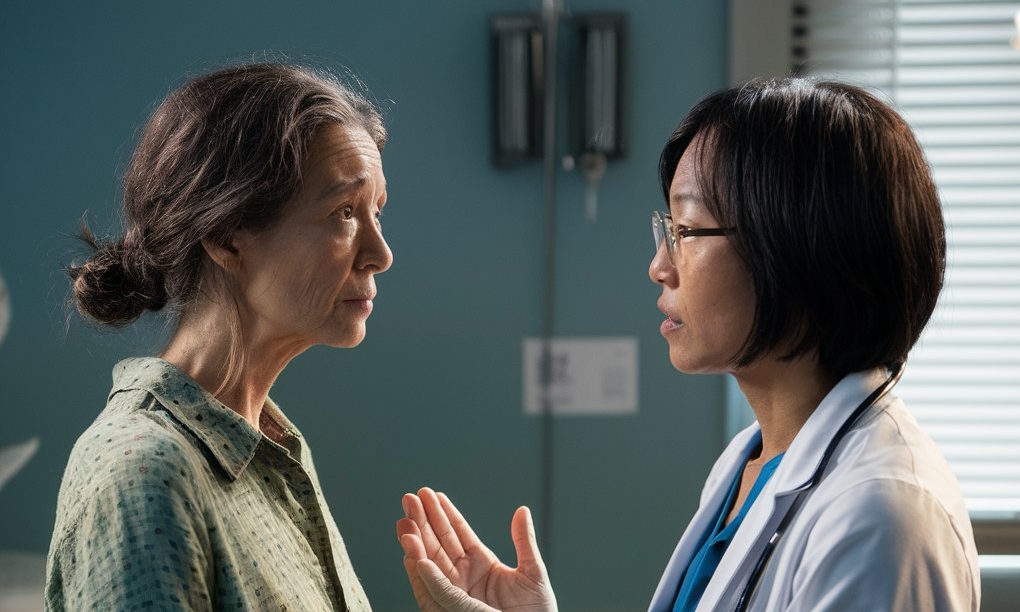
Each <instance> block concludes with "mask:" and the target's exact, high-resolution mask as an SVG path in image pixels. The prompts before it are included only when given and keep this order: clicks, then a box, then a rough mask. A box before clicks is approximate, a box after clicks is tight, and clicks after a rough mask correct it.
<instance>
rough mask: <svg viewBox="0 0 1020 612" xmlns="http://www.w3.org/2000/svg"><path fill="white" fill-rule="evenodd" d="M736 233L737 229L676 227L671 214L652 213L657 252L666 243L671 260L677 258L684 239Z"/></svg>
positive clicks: (653, 234)
mask: <svg viewBox="0 0 1020 612" xmlns="http://www.w3.org/2000/svg"><path fill="white" fill-rule="evenodd" d="M734 231H736V228H735V227H687V226H686V225H674V224H673V217H671V216H670V214H669V213H664V212H661V211H658V210H657V211H655V212H653V213H652V237H653V238H654V239H655V251H656V252H658V251H659V249H660V248H661V247H662V243H663V242H665V243H666V251H667V252H668V253H669V258H670V260H671V261H672V259H673V258H674V257H675V256H676V243H677V241H678V240H680V239H683V238H689V237H693V236H726V235H727V234H732V233H733V232H734Z"/></svg>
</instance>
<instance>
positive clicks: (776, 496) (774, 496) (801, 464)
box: [674, 370, 884, 612]
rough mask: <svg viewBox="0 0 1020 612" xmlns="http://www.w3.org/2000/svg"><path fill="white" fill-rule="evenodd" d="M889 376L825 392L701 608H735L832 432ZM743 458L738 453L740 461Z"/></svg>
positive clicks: (867, 375) (865, 375) (863, 376)
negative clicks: (769, 542) (759, 558)
mask: <svg viewBox="0 0 1020 612" xmlns="http://www.w3.org/2000/svg"><path fill="white" fill-rule="evenodd" d="M883 380H884V377H883V374H882V372H881V370H875V371H872V372H861V373H856V374H850V375H849V376H847V377H845V378H844V379H843V380H841V381H840V382H839V383H838V384H837V385H836V386H835V387H833V389H832V390H831V391H830V392H829V393H828V394H827V395H826V396H825V398H824V399H823V400H822V402H821V403H820V404H819V405H818V407H817V408H816V409H815V411H814V412H813V413H812V414H811V416H810V417H809V418H808V420H807V422H806V423H804V426H803V427H802V428H801V430H800V432H798V433H797V437H796V438H794V440H793V443H792V444H791V445H790V448H788V449H787V451H786V454H785V455H784V456H783V460H782V462H781V463H780V464H779V467H778V468H777V469H776V472H775V473H774V474H773V475H772V478H771V479H770V480H769V482H768V484H766V485H765V488H764V489H762V491H761V493H760V494H759V495H758V499H757V500H756V501H755V503H754V504H753V505H752V506H751V508H750V510H749V512H748V513H747V515H746V516H745V517H744V521H743V523H742V524H741V525H740V528H739V529H738V530H737V533H736V534H734V537H733V540H732V541H731V542H730V545H729V548H728V549H727V551H726V553H725V554H724V555H723V558H722V560H721V561H720V563H719V567H718V568H717V569H716V571H715V574H714V575H713V576H712V580H711V581H710V582H709V583H708V586H707V587H706V589H705V593H704V595H703V596H702V598H701V603H700V605H699V606H698V610H699V612H700V611H708V610H719V611H722V610H732V609H734V607H735V606H736V603H737V600H738V599H739V598H740V594H741V592H742V591H743V589H744V585H745V583H746V581H747V579H748V577H749V576H750V573H751V571H752V569H753V567H754V564H755V563H756V562H757V561H758V557H759V556H760V554H761V552H762V551H763V550H764V548H765V546H766V544H767V543H768V540H769V538H771V537H772V534H773V533H774V532H775V530H776V528H777V527H778V525H779V522H780V521H781V520H782V518H783V515H784V514H785V513H786V511H787V510H789V508H790V505H791V504H792V503H793V501H794V499H795V498H796V493H797V491H798V490H800V489H801V488H802V487H804V486H805V485H807V483H808V482H809V481H810V480H811V476H812V475H814V473H815V470H816V469H817V468H818V465H819V464H820V463H821V461H822V455H823V454H824V452H825V449H826V447H828V445H829V442H830V441H831V440H832V437H833V436H834V435H835V433H836V431H837V430H838V429H839V428H840V426H841V425H842V424H843V422H844V421H845V420H846V419H847V418H849V416H850V414H851V413H852V412H853V410H854V408H855V407H856V406H857V405H858V404H860V402H861V401H863V400H864V399H865V398H867V396H868V394H869V393H870V392H871V391H872V390H874V389H875V388H876V387H878V386H879V385H881V384H882V382H883ZM744 457H746V454H745V455H744ZM741 459H742V458H741V457H738V458H737V460H738V462H739V461H740V460H741ZM718 503H721V502H717V504H718ZM715 507H717V506H715ZM715 507H713V508H715ZM689 560H690V557H688V558H687V561H688V562H689ZM684 567H686V565H685V566H684ZM680 571H682V569H681V570H680ZM677 575H678V576H679V572H678V573H677ZM674 584H675V583H674Z"/></svg>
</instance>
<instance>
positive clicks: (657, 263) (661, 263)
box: [648, 242, 676, 285]
mask: <svg viewBox="0 0 1020 612" xmlns="http://www.w3.org/2000/svg"><path fill="white" fill-rule="evenodd" d="M673 274H676V268H675V267H674V266H673V262H672V261H670V258H669V251H667V250H666V243H665V242H663V243H661V244H659V248H658V249H656V250H655V256H654V257H652V261H651V262H650V263H649V264H648V278H650V279H651V280H652V282H653V283H656V284H659V285H663V284H665V283H666V282H667V280H669V278H670V275H673Z"/></svg>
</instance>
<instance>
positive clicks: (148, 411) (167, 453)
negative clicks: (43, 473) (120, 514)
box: [62, 390, 207, 490]
mask: <svg viewBox="0 0 1020 612" xmlns="http://www.w3.org/2000/svg"><path fill="white" fill-rule="evenodd" d="M206 463H207V462H206V461H205V459H204V457H203V455H202V453H201V451H200V449H199V448H198V446H197V445H196V444H195V441H194V440H193V439H192V436H190V434H188V433H187V432H186V431H185V430H184V429H183V428H181V427H180V425H179V424H178V423H177V422H176V420H175V419H174V418H173V416H172V414H171V413H170V412H169V411H168V410H167V409H166V408H165V407H164V406H162V405H161V404H160V403H159V401H158V400H157V399H156V398H155V397H154V396H152V395H151V394H149V393H146V392H145V391H143V390H129V391H122V392H119V393H117V394H115V395H114V396H112V397H111V398H110V401H109V402H108V404H107V406H106V409H105V410H103V412H102V413H101V414H100V415H99V417H98V418H97V419H96V420H95V421H94V422H93V423H92V425H91V426H89V428H88V429H86V430H85V431H84V432H83V433H82V434H81V436H80V437H79V438H78V440H77V442H75V444H74V447H73V448H72V450H71V455H70V458H69V459H68V464H67V469H66V471H65V474H64V481H65V482H64V485H63V487H62V488H65V489H66V488H69V487H74V488H75V489H78V490H90V489H96V488H101V487H105V486H122V485H121V483H123V482H127V481H134V480H135V479H140V480H144V478H145V477H146V476H147V475H149V474H153V475H158V476H160V480H161V481H163V480H166V481H177V480H180V481H182V482H191V481H193V480H194V479H195V478H196V477H197V476H198V474H199V473H200V472H202V471H203V465H205V464H206Z"/></svg>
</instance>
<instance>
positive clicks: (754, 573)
mask: <svg viewBox="0 0 1020 612" xmlns="http://www.w3.org/2000/svg"><path fill="white" fill-rule="evenodd" d="M902 375H903V364H902V363H898V364H896V365H894V366H893V367H892V368H891V370H890V373H889V377H888V378H886V379H885V382H883V383H882V384H881V385H879V386H878V388H877V389H875V390H874V391H872V392H871V394H870V395H868V397H866V398H864V401H863V402H861V403H860V405H859V406H857V408H855V409H854V411H853V412H852V413H851V414H850V416H849V417H847V420H846V421H844V422H843V425H842V426H841V427H840V428H839V430H838V431H837V432H836V435H835V436H833V437H832V440H831V441H830V442H829V446H827V447H826V448H825V452H824V453H822V460H821V461H820V462H819V463H818V467H817V468H815V472H814V474H812V475H811V478H810V479H809V480H808V481H807V482H806V483H804V484H803V485H801V486H800V487H799V488H797V489H794V492H795V493H796V494H797V496H796V497H794V498H793V503H791V504H790V506H789V507H788V508H787V509H786V513H785V514H783V518H782V519H780V521H779V525H778V526H777V527H776V530H775V531H774V532H773V533H772V537H771V538H769V541H768V544H766V545H765V548H764V549H762V551H761V555H759V556H758V561H757V562H755V564H754V569H753V570H751V576H750V577H749V578H748V579H747V583H746V584H745V585H744V590H743V591H742V592H741V593H740V599H738V600H737V607H736V608H734V612H744V611H745V610H747V606H748V604H749V603H750V601H751V595H753V594H754V590H755V588H756V587H757V586H758V581H759V580H761V576H762V573H764V571H765V565H767V564H768V562H769V557H771V556H772V553H773V552H774V551H775V549H776V543H777V542H779V539H780V538H781V537H783V533H784V532H785V531H786V528H787V527H788V526H789V525H790V521H792V520H793V517H795V516H796V515H797V510H798V509H799V508H800V505H801V503H803V501H804V499H806V496H805V495H804V494H805V493H807V492H808V491H810V490H811V489H813V488H814V486H815V485H817V484H818V483H819V481H821V479H822V474H823V473H824V472H825V468H826V466H828V465H829V459H831V458H832V454H833V453H835V452H836V447H837V446H839V443H840V442H842V441H843V438H844V437H845V436H846V434H847V432H849V431H850V429H851V428H852V427H853V426H854V424H855V423H856V422H857V420H858V419H860V418H861V415H863V414H864V412H865V411H866V410H867V409H868V408H870V407H871V406H873V405H874V404H875V402H877V401H878V400H880V399H881V398H882V397H883V396H884V395H885V394H886V393H888V392H889V390H890V389H892V388H893V386H895V385H896V383H897V382H899V380H900V376H902Z"/></svg>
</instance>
